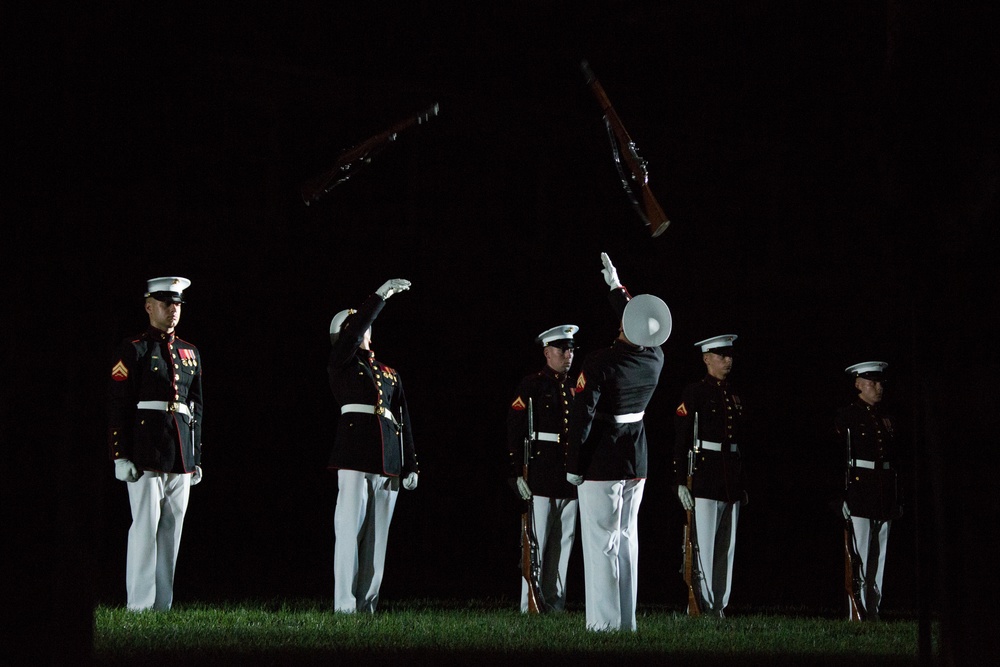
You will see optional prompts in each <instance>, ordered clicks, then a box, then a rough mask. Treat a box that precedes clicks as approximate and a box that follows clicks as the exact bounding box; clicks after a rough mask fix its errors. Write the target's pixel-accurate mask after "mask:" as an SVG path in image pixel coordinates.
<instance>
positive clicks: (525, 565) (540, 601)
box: [521, 398, 545, 614]
mask: <svg viewBox="0 0 1000 667" xmlns="http://www.w3.org/2000/svg"><path fill="white" fill-rule="evenodd" d="M534 441H535V418H534V411H533V408H532V402H531V399H530V398H529V399H528V434H527V435H526V436H525V437H524V465H523V467H522V468H521V474H522V476H523V478H524V482H525V484H527V482H528V461H529V459H530V458H531V449H532V444H533V443H534ZM525 502H526V503H527V510H526V511H525V512H524V513H523V514H521V576H522V577H524V580H525V582H527V584H528V613H529V614H539V613H541V612H542V611H543V610H544V609H545V598H544V597H543V596H542V587H541V582H540V579H541V570H542V568H541V565H540V563H539V561H538V537H537V535H536V534H535V508H534V499H533V498H528V499H527V501H525Z"/></svg>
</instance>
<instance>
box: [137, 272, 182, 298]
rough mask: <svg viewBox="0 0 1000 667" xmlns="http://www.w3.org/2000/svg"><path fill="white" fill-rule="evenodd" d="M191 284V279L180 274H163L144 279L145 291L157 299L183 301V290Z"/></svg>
mask: <svg viewBox="0 0 1000 667" xmlns="http://www.w3.org/2000/svg"><path fill="white" fill-rule="evenodd" d="M190 286H191V281H190V280H188V279H187V278H181V277H180V276H163V277H161V278H150V279H149V280H147V281H146V293H145V294H144V295H143V296H151V297H153V298H154V299H157V300H159V301H173V302H175V303H184V290H186V289H187V288H188V287H190Z"/></svg>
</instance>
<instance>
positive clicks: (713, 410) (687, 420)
mask: <svg viewBox="0 0 1000 667" xmlns="http://www.w3.org/2000/svg"><path fill="white" fill-rule="evenodd" d="M695 413H697V414H698V438H699V440H708V441H710V442H717V443H720V444H721V445H722V448H721V451H712V450H708V449H704V448H702V449H701V451H700V452H699V453H698V458H697V460H696V461H695V472H694V479H693V480H692V481H693V484H692V487H693V488H692V494H693V495H694V496H695V497H696V498H711V499H712V500H723V501H726V502H730V503H735V502H739V501H741V500H746V484H745V482H744V475H743V458H742V457H743V455H742V453H741V452H740V451H739V449H742V448H743V446H744V445H745V444H746V443H745V442H744V441H743V438H744V436H745V435H746V415H745V413H744V410H743V400H742V399H741V398H740V394H739V392H738V391H736V389H735V387H734V386H733V384H732V383H731V382H729V381H728V380H720V379H718V378H715V377H712V376H710V375H706V376H705V377H704V378H702V379H701V380H700V381H698V382H694V383H692V384H689V385H688V386H687V387H685V388H684V391H683V392H682V394H681V404H680V405H679V406H677V411H676V416H675V417H674V426H675V431H676V432H675V436H674V481H675V483H676V484H678V485H679V486H683V485H685V484H686V483H687V453H688V451H690V450H691V448H692V446H693V443H694V415H695ZM733 444H735V445H736V446H737V448H738V450H737V451H736V452H733V451H732V445H733Z"/></svg>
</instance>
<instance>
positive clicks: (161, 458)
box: [108, 327, 202, 473]
mask: <svg viewBox="0 0 1000 667" xmlns="http://www.w3.org/2000/svg"><path fill="white" fill-rule="evenodd" d="M201 372H202V369H201V355H200V354H199V353H198V349H197V348H196V347H195V346H194V345H192V344H191V343H188V342H187V341H184V340H181V339H180V338H177V337H176V336H175V335H174V334H168V333H165V332H163V331H160V330H159V329H156V328H154V327H150V328H149V329H148V330H147V331H146V332H145V333H143V334H142V335H141V336H139V337H138V338H126V339H125V340H124V341H122V343H121V345H120V346H119V348H118V353H117V355H116V357H115V363H114V365H113V366H112V368H111V382H110V386H109V391H108V427H109V428H108V447H109V449H110V455H111V458H112V459H113V460H114V459H129V460H130V461H132V463H134V464H135V465H136V466H137V467H138V468H139V469H140V470H153V471H157V472H172V473H188V472H193V471H194V467H195V466H196V465H201V417H202V388H201ZM139 401H166V402H168V403H183V404H185V405H187V406H188V409H189V410H190V412H191V416H190V417H189V416H187V415H185V414H184V413H182V412H171V411H167V410H139V409H137V408H136V404H137V403H138V402H139Z"/></svg>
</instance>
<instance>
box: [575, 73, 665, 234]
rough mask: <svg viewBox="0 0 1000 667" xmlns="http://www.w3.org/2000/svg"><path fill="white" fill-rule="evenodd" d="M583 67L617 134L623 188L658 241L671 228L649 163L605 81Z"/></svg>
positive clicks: (609, 123) (615, 152)
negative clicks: (651, 184)
mask: <svg viewBox="0 0 1000 667" xmlns="http://www.w3.org/2000/svg"><path fill="white" fill-rule="evenodd" d="M580 67H581V68H582V69H583V74H584V76H585V77H586V79H587V85H589V86H590V90H591V91H592V92H593V93H594V96H595V97H596V98H597V102H598V104H600V106H601V111H602V112H604V120H605V123H606V124H607V126H608V129H609V132H610V133H611V134H612V135H613V139H612V149H613V150H614V155H615V163H616V165H618V169H619V173H620V174H621V176H622V186H623V187H624V188H625V191H626V192H627V193H628V194H629V198H630V199H631V201H632V206H633V207H635V210H636V212H637V213H638V214H639V217H641V218H642V220H643V222H645V223H646V226H647V227H648V228H649V233H650V235H652V236H653V237H654V238H655V237H657V236H659V235H660V234H662V233H663V232H664V231H665V230H666V229H667V227H668V226H669V225H670V220H669V219H668V218H667V215H666V214H665V213H664V212H663V209H662V208H661V207H660V204H659V202H657V201H656V197H654V196H653V192H652V190H650V188H649V170H648V169H647V166H646V161H645V160H644V159H642V157H640V155H639V152H638V149H637V148H636V145H635V142H634V141H632V138H631V137H630V136H629V134H628V131H627V130H626V129H625V125H624V124H623V123H622V121H621V118H619V117H618V113H617V112H616V111H615V108H614V106H612V104H611V100H610V99H608V95H607V93H605V92H604V87H603V86H602V85H601V82H600V81H598V80H597V77H596V76H594V73H593V72H592V71H591V69H590V65H589V64H588V63H587V61H586V60H584V61H583V62H582V63H580ZM615 140H617V144H615ZM619 147H620V149H619ZM619 155H620V156H622V157H623V158H624V160H625V163H626V165H627V166H628V169H629V172H630V173H629V176H630V178H631V180H632V181H633V182H634V183H635V184H636V185H637V186H638V187H639V191H640V193H641V195H642V202H641V203H640V202H639V201H637V200H636V198H635V195H634V194H633V193H632V188H631V187H630V186H629V184H628V179H627V178H625V175H624V173H623V172H622V171H621V166H620V160H619Z"/></svg>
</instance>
